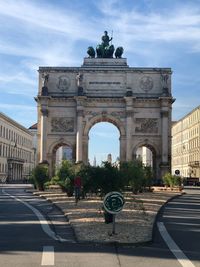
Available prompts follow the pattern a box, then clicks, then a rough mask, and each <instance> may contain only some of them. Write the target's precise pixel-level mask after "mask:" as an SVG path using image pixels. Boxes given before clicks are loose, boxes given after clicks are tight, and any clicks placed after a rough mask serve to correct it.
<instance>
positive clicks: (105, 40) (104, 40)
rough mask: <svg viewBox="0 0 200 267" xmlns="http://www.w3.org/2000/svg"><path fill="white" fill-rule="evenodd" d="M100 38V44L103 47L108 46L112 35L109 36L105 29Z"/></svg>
mask: <svg viewBox="0 0 200 267" xmlns="http://www.w3.org/2000/svg"><path fill="white" fill-rule="evenodd" d="M101 39H102V45H103V46H104V47H106V46H109V42H110V41H112V37H111V38H109V36H108V32H107V31H105V32H104V35H103V36H102V38H101Z"/></svg>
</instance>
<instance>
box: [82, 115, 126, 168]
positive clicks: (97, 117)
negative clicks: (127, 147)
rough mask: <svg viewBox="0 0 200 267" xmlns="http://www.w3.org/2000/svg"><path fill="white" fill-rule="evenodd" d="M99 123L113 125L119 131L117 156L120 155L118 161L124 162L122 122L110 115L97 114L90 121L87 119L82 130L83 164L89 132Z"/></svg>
mask: <svg viewBox="0 0 200 267" xmlns="http://www.w3.org/2000/svg"><path fill="white" fill-rule="evenodd" d="M99 122H109V123H111V124H113V125H114V126H116V128H117V129H118V131H119V134H120V138H119V142H120V149H119V155H120V159H121V160H123V161H125V154H124V153H123V152H124V148H123V146H124V143H123V141H124V139H125V138H124V137H125V134H126V132H125V129H124V126H123V124H122V122H120V120H119V119H117V118H115V117H113V116H112V115H108V114H107V113H105V112H104V113H103V114H99V115H95V116H94V117H92V118H91V119H89V120H88V121H87V123H86V124H85V127H84V129H83V140H84V141H83V147H84V151H83V162H85V163H87V160H88V140H89V131H90V129H91V128H92V127H93V126H94V125H95V124H97V123H99Z"/></svg>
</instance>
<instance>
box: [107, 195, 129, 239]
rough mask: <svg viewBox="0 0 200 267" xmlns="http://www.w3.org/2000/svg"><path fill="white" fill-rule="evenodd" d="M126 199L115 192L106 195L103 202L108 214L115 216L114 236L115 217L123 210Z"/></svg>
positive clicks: (113, 231)
mask: <svg viewBox="0 0 200 267" xmlns="http://www.w3.org/2000/svg"><path fill="white" fill-rule="evenodd" d="M124 203H125V201H124V197H123V195H122V194H121V193H119V192H116V191H113V192H110V193H108V194H107V195H105V197H104V200H103V207H104V209H105V211H106V212H108V213H111V214H113V230H112V234H115V216H116V214H117V213H118V212H120V211H121V210H122V209H123V206H124Z"/></svg>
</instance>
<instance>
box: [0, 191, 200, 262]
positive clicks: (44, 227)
mask: <svg viewBox="0 0 200 267" xmlns="http://www.w3.org/2000/svg"><path fill="white" fill-rule="evenodd" d="M158 223H159V228H160V230H161V231H162V233H161V234H160V232H159V230H158V228H157V227H156V228H155V231H154V242H153V243H152V244H148V245H143V246H138V247H131V246H130V247H121V246H108V245H106V246H105V245H95V244H94V245H89V244H78V243H76V239H75V236H74V233H73V230H72V229H71V227H70V225H69V224H68V223H67V221H66V219H65V217H64V216H63V215H62V212H61V211H60V210H58V209H57V208H56V207H55V206H53V205H52V204H51V203H49V202H48V201H46V200H44V199H40V198H38V197H36V196H33V195H32V194H30V193H26V192H25V190H24V189H23V188H20V187H17V186H13V187H7V188H6V187H4V188H3V191H2V190H1V188H0V266H3V267H11V266H13V267H18V266H20V267H29V266H34V267H36V266H57V267H62V266H63V267H64V266H65V267H66V266H67V267H83V266H84V267H114V266H115V267H116V266H120V267H132V266H137V267H140V266H142V267H147V266H148V267H151V266H152V267H156V266H162V267H165V266H166V267H169V266H170V267H176V266H177V267H178V266H179V267H180V266H185V267H190V266H191V267H192V266H195V267H200V189H199V190H193V189H188V190H187V194H185V195H183V196H181V197H179V198H176V199H174V200H172V201H171V202H169V203H168V204H167V205H166V206H165V208H164V209H163V211H162V212H161V214H160V216H159V217H158ZM161 235H163V236H164V238H165V239H166V241H167V242H168V245H169V247H168V245H167V244H166V242H165V241H164V239H163V237H162V236H161ZM168 235H169V236H168ZM166 237H167V238H166ZM174 244H175V245H176V246H175V247H174Z"/></svg>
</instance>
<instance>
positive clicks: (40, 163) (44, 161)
mask: <svg viewBox="0 0 200 267" xmlns="http://www.w3.org/2000/svg"><path fill="white" fill-rule="evenodd" d="M42 164H46V165H49V162H48V161H47V160H42V161H40V162H39V165H42Z"/></svg>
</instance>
